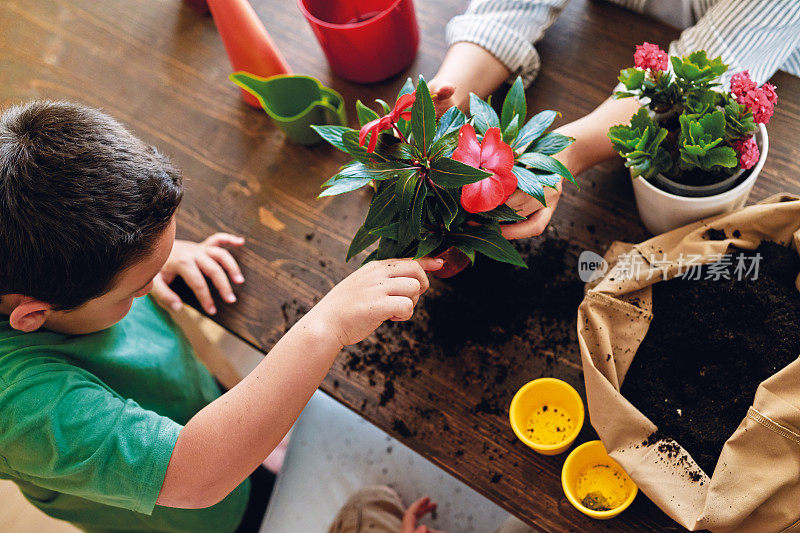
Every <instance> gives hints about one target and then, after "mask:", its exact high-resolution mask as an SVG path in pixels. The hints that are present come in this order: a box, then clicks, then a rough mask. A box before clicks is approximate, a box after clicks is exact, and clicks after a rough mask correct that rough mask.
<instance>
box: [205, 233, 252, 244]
mask: <svg viewBox="0 0 800 533" xmlns="http://www.w3.org/2000/svg"><path fill="white" fill-rule="evenodd" d="M203 244H205V245H207V246H242V245H243V244H244V237H239V236H238V235H232V234H230V233H215V234H214V235H212V236H211V237H209V238H207V239H206V240H205V241H203Z"/></svg>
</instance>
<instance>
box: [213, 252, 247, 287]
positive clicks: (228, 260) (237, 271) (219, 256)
mask: <svg viewBox="0 0 800 533" xmlns="http://www.w3.org/2000/svg"><path fill="white" fill-rule="evenodd" d="M206 252H207V253H208V255H209V256H211V257H212V258H213V259H214V260H215V261H216V262H217V263H219V264H221V265H222V266H223V268H225V270H227V271H228V276H230V278H231V279H232V280H233V282H234V283H244V276H243V275H242V270H241V268H239V263H237V262H236V259H234V258H233V256H232V255H231V253H230V252H229V251H228V250H226V249H225V248H220V247H219V246H209V247H208V248H206Z"/></svg>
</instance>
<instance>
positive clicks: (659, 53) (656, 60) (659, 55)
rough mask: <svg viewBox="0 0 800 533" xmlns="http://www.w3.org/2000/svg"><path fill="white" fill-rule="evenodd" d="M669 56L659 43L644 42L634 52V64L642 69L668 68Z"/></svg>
mask: <svg viewBox="0 0 800 533" xmlns="http://www.w3.org/2000/svg"><path fill="white" fill-rule="evenodd" d="M668 59H669V56H667V53H666V52H665V51H664V50H662V49H661V48H659V47H658V45H657V44H651V43H648V42H646V41H645V42H644V43H642V44H640V45H638V46H637V47H636V52H635V53H634V54H633V61H634V63H633V64H634V66H635V67H636V68H641V69H648V68H649V69H650V70H667V65H668Z"/></svg>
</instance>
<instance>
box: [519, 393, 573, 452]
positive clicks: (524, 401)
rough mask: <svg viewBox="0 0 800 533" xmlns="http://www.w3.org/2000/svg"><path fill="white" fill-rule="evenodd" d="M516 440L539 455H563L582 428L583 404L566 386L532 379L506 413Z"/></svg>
mask: <svg viewBox="0 0 800 533" xmlns="http://www.w3.org/2000/svg"><path fill="white" fill-rule="evenodd" d="M508 417H509V419H510V420H511V427H512V428H513V430H514V433H516V435H517V437H519V440H521V441H522V442H524V443H525V444H527V445H528V446H530V447H531V448H532V449H533V450H535V451H537V452H539V453H541V454H542V455H556V454H559V453H563V452H564V451H566V450H567V448H569V447H570V445H572V443H573V442H574V441H575V438H576V437H577V436H578V433H580V431H581V428H582V427H583V419H584V411H583V401H582V400H581V397H580V395H579V394H578V391H576V390H575V389H574V388H573V387H572V386H571V385H570V384H569V383H566V382H564V381H561V380H560V379H555V378H541V379H535V380H533V381H531V382H530V383H527V384H525V385H524V386H523V387H522V388H521V389H519V390H518V391H517V393H516V394H515V395H514V399H513V400H511V407H510V408H509V410H508Z"/></svg>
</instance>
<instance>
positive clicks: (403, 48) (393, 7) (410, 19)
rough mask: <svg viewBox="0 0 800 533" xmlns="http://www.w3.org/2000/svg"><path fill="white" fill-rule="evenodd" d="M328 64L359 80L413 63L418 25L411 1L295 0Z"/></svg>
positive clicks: (369, 80) (394, 71) (370, 80)
mask: <svg viewBox="0 0 800 533" xmlns="http://www.w3.org/2000/svg"><path fill="white" fill-rule="evenodd" d="M297 4H298V6H299V7H300V11H301V12H302V13H303V15H304V16H305V17H306V20H308V23H309V24H310V25H311V29H312V30H313V31H314V34H315V35H316V36H317V40H318V41H319V44H320V45H321V46H322V51H323V52H325V56H326V57H327V58H328V63H329V64H330V66H331V70H333V71H334V72H335V73H336V74H338V75H339V76H341V77H343V78H345V79H348V80H350V81H354V82H358V83H373V82H377V81H381V80H385V79H386V78H389V77H391V76H394V75H395V74H397V73H399V72H401V71H403V70H404V69H405V68H406V67H407V66H408V65H410V64H411V62H412V61H414V58H415V57H416V55H417V48H418V47H419V27H418V26H417V16H416V14H415V12H414V3H413V2H412V0H297Z"/></svg>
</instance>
